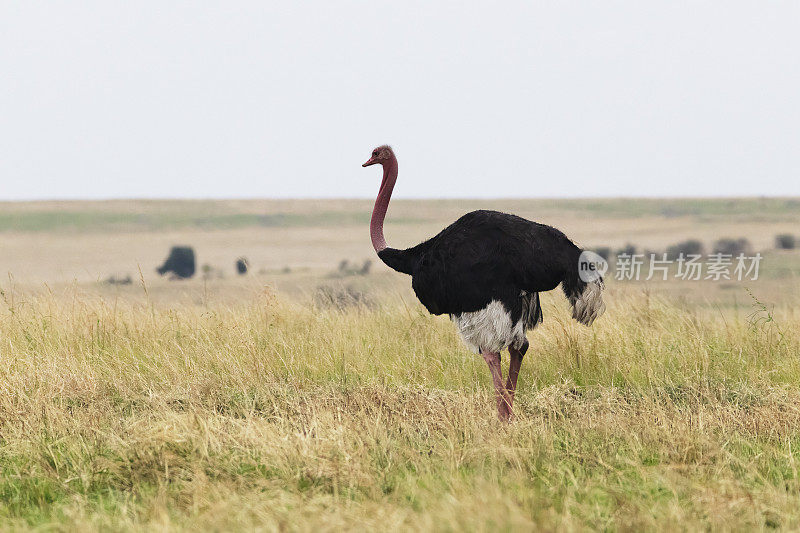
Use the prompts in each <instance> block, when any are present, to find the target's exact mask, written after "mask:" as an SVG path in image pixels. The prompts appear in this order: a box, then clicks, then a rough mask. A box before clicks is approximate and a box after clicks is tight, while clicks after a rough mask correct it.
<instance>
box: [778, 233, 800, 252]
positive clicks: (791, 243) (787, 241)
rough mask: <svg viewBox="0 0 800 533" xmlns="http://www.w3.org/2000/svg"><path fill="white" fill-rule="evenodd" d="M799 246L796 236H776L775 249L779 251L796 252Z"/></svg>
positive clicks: (785, 234) (782, 234)
mask: <svg viewBox="0 0 800 533" xmlns="http://www.w3.org/2000/svg"><path fill="white" fill-rule="evenodd" d="M796 246H797V240H796V239H795V238H794V235H789V234H788V233H781V234H780V235H776V236H775V248H777V249H778V250H794V249H795V247H796Z"/></svg>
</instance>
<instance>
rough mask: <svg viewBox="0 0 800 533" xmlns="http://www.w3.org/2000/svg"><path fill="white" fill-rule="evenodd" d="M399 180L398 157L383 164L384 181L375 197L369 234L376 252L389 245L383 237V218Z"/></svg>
mask: <svg viewBox="0 0 800 533" xmlns="http://www.w3.org/2000/svg"><path fill="white" fill-rule="evenodd" d="M396 181H397V159H396V158H395V157H394V155H393V156H392V158H391V159H390V160H389V161H387V162H386V163H385V164H384V165H383V181H381V188H380V190H379V191H378V198H376V199H375V208H374V209H373V210H372V220H370V223H369V235H370V237H371V238H372V247H373V248H375V251H376V252H380V251H381V250H385V249H386V248H388V247H389V245H388V244H386V239H385V238H384V237H383V219H384V218H386V210H387V209H389V200H390V199H391V198H392V189H394V183H395V182H396Z"/></svg>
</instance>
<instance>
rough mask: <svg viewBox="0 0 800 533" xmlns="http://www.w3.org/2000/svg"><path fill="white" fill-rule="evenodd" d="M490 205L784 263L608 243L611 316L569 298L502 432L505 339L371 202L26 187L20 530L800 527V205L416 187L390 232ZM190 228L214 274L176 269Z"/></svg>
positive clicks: (8, 455) (17, 287) (7, 388)
mask: <svg viewBox="0 0 800 533" xmlns="http://www.w3.org/2000/svg"><path fill="white" fill-rule="evenodd" d="M477 208H492V209H498V210H503V211H509V212H514V213H516V214H519V215H521V216H524V217H526V218H530V219H532V220H537V221H539V222H544V223H547V224H552V225H554V226H556V227H558V228H560V229H561V230H563V231H564V232H565V233H567V234H568V235H570V236H571V237H573V238H574V240H575V241H576V242H577V243H578V244H579V245H581V246H583V247H586V248H599V247H609V248H611V249H612V250H617V249H621V248H623V247H625V246H626V245H628V244H631V245H633V246H634V247H636V248H637V249H638V250H639V251H642V252H644V251H648V252H653V253H661V252H662V251H664V250H665V249H666V248H667V247H668V246H670V245H673V244H675V243H678V242H681V241H685V240H687V239H697V240H699V241H701V242H702V243H703V244H704V246H705V247H706V248H707V250H708V252H710V251H711V249H712V248H713V246H714V243H715V241H717V240H719V239H721V238H727V237H729V238H734V239H736V238H745V239H747V241H748V242H749V244H750V247H751V249H752V252H753V253H755V252H759V253H761V254H762V256H763V260H762V262H761V267H760V272H759V277H758V279H757V280H751V279H748V280H743V281H739V280H736V279H731V280H719V281H713V280H699V281H687V280H678V279H675V276H674V272H673V271H670V275H669V280H668V281H661V280H660V279H658V278H657V277H656V278H655V279H651V280H649V281H647V280H645V279H641V280H639V281H618V280H615V279H614V272H613V269H614V265H613V264H612V270H611V271H610V272H609V274H608V275H607V276H606V277H607V291H606V296H605V299H606V302H607V303H608V310H607V312H606V314H605V315H604V316H603V317H601V318H600V319H599V320H598V321H597V322H596V323H595V325H594V326H592V327H591V328H585V327H583V326H580V325H579V324H576V323H574V322H573V321H572V320H571V318H570V317H569V312H568V306H567V303H566V301H565V299H564V297H563V295H561V294H560V292H558V291H553V292H552V293H548V294H547V295H545V297H544V299H543V305H544V324H543V325H542V326H541V327H540V328H538V329H536V330H534V331H533V332H531V333H530V334H529V340H530V342H531V349H530V351H529V353H528V355H527V356H526V358H525V361H524V363H523V367H522V373H521V377H520V385H519V389H518V392H517V403H516V404H515V410H516V415H517V416H516V420H515V421H514V422H513V423H511V424H507V425H506V424H502V423H501V422H499V421H498V420H496V417H495V413H494V408H493V406H492V394H493V392H492V387H491V382H490V378H489V374H488V371H487V370H486V368H485V364H484V362H483V360H482V359H481V358H480V357H478V356H476V355H474V354H472V353H470V352H469V351H467V350H466V348H465V347H464V346H463V345H462V344H461V343H460V341H459V339H458V338H457V335H456V333H455V331H454V329H453V327H452V324H451V323H450V321H449V320H448V319H447V318H446V317H434V316H430V315H429V314H428V313H427V312H426V311H425V310H424V308H423V307H422V306H421V305H420V304H419V303H418V302H417V301H416V299H415V298H414V295H413V292H412V291H411V289H410V283H409V279H408V278H407V277H405V276H402V275H400V274H397V273H395V272H392V271H390V270H389V269H388V268H386V267H385V266H383V265H382V264H381V263H380V261H378V260H377V258H376V257H374V254H373V252H372V249H371V247H370V243H369V238H368V229H367V223H368V220H369V213H370V209H371V202H370V201H361V200H335V201H334V200H331V201H323V200H319V201H312V200H308V201H299V200H298V201H267V200H263V201H260V200H252V201H233V200H230V201H222V200H220V201H110V202H35V203H2V204H0V273H2V276H3V278H2V280H0V296H1V297H2V299H1V300H0V374H2V376H1V377H0V527H2V529H8V530H14V529H18V530H23V529H31V528H35V529H40V530H60V529H70V530H73V529H74V530H78V529H80V530H107V529H113V530H140V529H145V530H182V529H207V530H231V529H248V530H259V529H260V530H297V531H310V530H314V531H326V530H339V529H364V528H371V529H380V530H403V529H408V528H413V529H433V530H460V529H466V530H476V531H486V530H497V529H498V528H500V529H524V530H529V529H531V528H534V527H536V528H541V529H545V530H570V531H571V530H582V529H611V530H686V529H690V530H694V529H714V530H719V529H722V530H728V529H734V530H739V529H741V530H752V529H755V530H759V529H775V528H778V529H798V528H800V473H799V472H798V462H800V305H799V304H798V296H800V285H798V274H800V250H791V249H790V250H776V249H775V237H776V235H778V234H795V235H797V236H798V237H800V230H799V229H798V228H800V200H798V199H781V198H771V199H768V198H752V199H715V200H712V199H697V200H691V199H680V200H678V199H676V200H648V199H637V200H622V199H620V200H616V199H613V200H483V201H455V200H442V201H411V200H405V201H404V200H398V201H396V202H395V203H393V204H392V207H391V209H390V211H389V215H388V218H387V228H386V234H387V238H388V240H389V242H390V243H391V244H392V245H393V246H397V247H405V246H410V245H413V244H416V243H417V242H420V241H421V240H423V239H425V238H427V237H429V236H431V235H433V234H435V233H436V232H437V231H438V230H440V229H441V228H442V227H444V226H445V225H447V224H448V223H450V222H452V221H453V220H455V219H456V218H457V217H458V216H459V215H460V214H462V213H464V212H466V211H469V210H471V209H477ZM177 244H181V245H189V246H192V247H194V249H195V251H196V253H197V263H198V272H197V274H196V275H195V276H194V277H193V278H192V279H189V280H169V279H168V278H166V277H159V276H158V275H157V274H156V273H155V268H156V267H157V266H158V265H159V263H160V262H161V261H163V259H164V258H165V257H166V255H167V252H168V251H169V247H170V246H172V245H177ZM240 256H245V257H247V259H248V262H249V264H250V271H249V272H248V274H247V275H245V276H238V275H236V273H235V271H234V261H235V259H236V258H237V257H240ZM366 260H371V261H372V263H371V265H370V266H369V267H368V268H367V269H366V272H365V273H357V272H356V270H358V268H350V267H351V266H353V267H359V268H363V264H364V262H365V261H366ZM345 261H346V263H344V262H345ZM112 277H113V278H114V280H117V281H119V280H128V279H129V280H130V283H123V284H120V283H110V282H109V279H110V278H112ZM504 363H506V362H505V361H504Z"/></svg>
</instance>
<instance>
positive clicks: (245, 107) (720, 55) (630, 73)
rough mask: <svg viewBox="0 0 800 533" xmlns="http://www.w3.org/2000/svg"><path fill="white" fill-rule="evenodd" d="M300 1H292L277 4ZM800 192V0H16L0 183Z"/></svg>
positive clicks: (122, 189) (198, 191)
mask: <svg viewBox="0 0 800 533" xmlns="http://www.w3.org/2000/svg"><path fill="white" fill-rule="evenodd" d="M279 6H280V7H279ZM381 143H390V144H392V145H393V146H394V148H395V152H396V154H397V156H398V159H399V161H400V179H399V181H398V186H397V188H396V189H395V191H396V195H397V196H398V197H451V196H458V197H591V196H718V195H724V196H736V195H800V2H795V1H770V2H764V1H753V2H740V1H732V0H725V1H719V2H673V1H670V2H640V1H630V2H605V1H604V2H578V1H569V2H555V1H553V2H501V3H497V2H492V3H490V2H486V3H484V4H482V5H474V4H470V3H464V2H452V3H450V2H433V3H432V2H407V1H397V0H395V1H392V2H379V1H375V0H370V1H364V2H352V1H345V2H341V1H336V2H315V3H299V2H291V3H290V2H280V3H279V2H264V1H252V2H248V1H238V2H216V3H214V2H164V1H163V0H159V1H152V2H150V1H139V0H137V1H136V2H115V1H109V0H102V1H97V2H49V1H48V2H35V1H24V2H18V1H15V2H6V1H4V0H0V180H1V181H0V184H1V186H0V199H28V198H110V197H111V198H116V197H126V198H127V197H135V198H143V197H147V198H163V197H245V198H247V197H371V196H374V195H375V193H376V191H377V188H378V182H379V171H378V170H377V169H376V168H374V167H373V168H369V169H362V168H361V166H360V165H361V163H362V162H363V161H365V160H366V159H367V157H368V156H369V154H370V151H371V150H372V148H373V147H374V146H375V145H378V144H381Z"/></svg>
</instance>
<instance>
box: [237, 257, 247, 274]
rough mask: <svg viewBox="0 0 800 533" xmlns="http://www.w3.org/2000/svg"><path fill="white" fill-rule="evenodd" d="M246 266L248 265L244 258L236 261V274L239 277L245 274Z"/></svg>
mask: <svg viewBox="0 0 800 533" xmlns="http://www.w3.org/2000/svg"><path fill="white" fill-rule="evenodd" d="M248 265H249V263H248V262H247V258H246V257H240V258H239V259H237V260H236V272H237V273H238V274H239V275H240V276H243V275H244V274H247V267H248Z"/></svg>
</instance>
